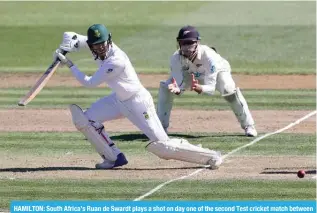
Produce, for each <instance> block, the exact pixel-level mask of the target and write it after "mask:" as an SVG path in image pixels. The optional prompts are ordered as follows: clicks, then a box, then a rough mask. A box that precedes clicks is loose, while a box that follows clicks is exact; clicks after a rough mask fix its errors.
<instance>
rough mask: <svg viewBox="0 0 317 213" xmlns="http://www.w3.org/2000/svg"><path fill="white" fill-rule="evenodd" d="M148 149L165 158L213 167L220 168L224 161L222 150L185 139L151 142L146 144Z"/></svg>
mask: <svg viewBox="0 0 317 213" xmlns="http://www.w3.org/2000/svg"><path fill="white" fill-rule="evenodd" d="M146 149H147V150H148V151H149V152H152V153H153V154H155V155H156V156H158V157H160V158H162V159H165V160H169V159H174V160H180V161H185V162H189V163H196V164H203V165H210V166H211V168H212V169H216V168H218V166H219V165H220V164H221V163H222V159H221V154H220V152H216V151H213V150H210V149H206V148H202V147H199V146H195V145H193V144H190V143H189V142H188V141H187V140H184V139H170V140H168V141H155V142H151V143H149V144H148V145H147V146H146Z"/></svg>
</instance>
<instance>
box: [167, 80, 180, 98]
mask: <svg viewBox="0 0 317 213" xmlns="http://www.w3.org/2000/svg"><path fill="white" fill-rule="evenodd" d="M168 89H169V91H170V92H171V93H174V94H176V95H179V94H180V92H181V90H180V89H179V87H178V85H177V82H176V80H175V78H172V83H171V84H169V85H168Z"/></svg>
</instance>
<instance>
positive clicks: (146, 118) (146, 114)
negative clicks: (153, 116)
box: [143, 112, 150, 120]
mask: <svg viewBox="0 0 317 213" xmlns="http://www.w3.org/2000/svg"><path fill="white" fill-rule="evenodd" d="M143 115H144V118H145V120H148V119H149V118H150V116H149V114H148V113H147V112H143Z"/></svg>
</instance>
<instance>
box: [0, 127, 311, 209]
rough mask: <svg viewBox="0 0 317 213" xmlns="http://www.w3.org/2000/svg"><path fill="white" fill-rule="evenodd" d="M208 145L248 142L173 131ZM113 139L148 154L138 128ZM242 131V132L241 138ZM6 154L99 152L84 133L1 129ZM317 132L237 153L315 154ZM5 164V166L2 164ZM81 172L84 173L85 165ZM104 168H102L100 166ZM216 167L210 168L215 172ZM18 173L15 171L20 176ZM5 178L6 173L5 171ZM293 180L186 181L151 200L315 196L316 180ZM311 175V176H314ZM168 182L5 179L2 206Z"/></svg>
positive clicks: (0, 148)
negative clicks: (8, 130)
mask: <svg viewBox="0 0 317 213" xmlns="http://www.w3.org/2000/svg"><path fill="white" fill-rule="evenodd" d="M171 135H172V137H183V138H187V139H188V140H189V141H190V142H191V143H193V144H198V143H201V144H202V145H203V146H204V147H208V148H212V149H216V150H220V151H222V152H223V153H227V152H229V151H232V150H233V149H235V148H238V147H241V146H242V145H244V144H247V143H249V142H250V141H251V140H253V139H250V138H246V137H244V136H242V135H240V134H230V135H229V134H210V133H196V134H195V133H193V134H187V135H186V134H182V133H174V134H171ZM111 136H112V139H113V140H114V141H116V143H117V145H118V147H119V148H120V149H121V150H122V151H124V152H125V153H126V155H127V156H128V157H132V156H138V158H140V157H144V159H147V157H148V156H147V155H150V153H148V152H146V151H145V149H144V146H145V144H146V141H147V139H146V137H145V136H143V135H140V134H139V133H135V132H131V133H111ZM241 136H242V137H241ZM0 137H1V139H2V141H1V144H0V155H1V156H17V157H25V158H32V157H36V156H38V155H40V156H45V157H48V158H49V157H52V156H55V157H58V156H61V155H64V154H65V153H67V152H73V154H74V155H78V156H80V155H82V154H96V153H95V151H94V150H93V148H92V147H91V145H90V144H89V143H88V142H87V141H85V140H84V137H83V136H82V135H81V134H80V133H79V132H67V133H54V132H50V133H49V132H36V133H35V132H12V133H11V132H1V133H0ZM315 141H316V135H314V134H279V135H274V136H271V137H268V138H264V139H263V140H261V141H259V142H258V143H257V144H255V145H253V146H251V147H248V148H246V149H245V150H242V151H240V152H238V153H236V155H243V156H245V155H251V156H252V155H256V156H259V155H261V156H272V155H273V156H274V155H284V156H287V155H291V156H316V150H315ZM2 169H5V168H2ZM81 172H85V171H84V170H83V171H81ZM101 172H102V171H101ZM210 172H211V171H210ZM18 174H19V173H18V172H17V173H15V175H16V176H17V177H18ZM1 175H4V176H3V177H5V175H6V173H5V172H4V171H2V172H1ZM305 180H306V181H298V180H297V181H294V180H234V179H233V180H199V181H197V180H183V181H180V182H175V183H173V184H170V185H167V186H165V187H164V188H163V189H160V190H159V191H157V192H156V193H154V194H153V195H151V196H149V197H147V198H146V200H312V199H315V195H316V182H315V181H313V180H311V179H305ZM309 180H310V181H309ZM162 182H164V181H163V180H150V179H143V180H128V179H127V180H109V179H107V180H86V179H81V180H78V179H77V180H72V179H60V180H52V179H37V180H31V179H30V180H27V179H19V178H17V179H13V180H8V179H4V178H2V179H0V194H5V195H6V196H1V198H0V209H7V208H8V207H9V202H10V200H56V199H60V200H133V199H135V198H137V197H139V196H141V195H143V194H144V193H146V192H148V191H149V190H150V189H153V188H154V187H156V186H157V185H159V184H161V183H162Z"/></svg>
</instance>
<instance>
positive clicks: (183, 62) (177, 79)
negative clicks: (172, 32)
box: [157, 26, 257, 137]
mask: <svg viewBox="0 0 317 213" xmlns="http://www.w3.org/2000/svg"><path fill="white" fill-rule="evenodd" d="M176 40H177V43H178V46H179V49H178V50H177V51H176V52H175V53H174V54H173V55H172V57H171V60H170V69H171V72H170V77H169V79H168V80H166V81H161V82H160V89H159V100H158V106H157V113H158V116H159V118H160V121H161V123H162V125H163V128H164V129H165V131H167V128H168V126H169V121H170V114H171V110H172V106H173V100H174V97H175V96H179V95H181V94H182V93H184V91H185V90H193V91H195V92H196V93H198V94H207V95H213V94H214V93H215V90H217V91H219V92H220V94H221V95H222V97H223V98H224V99H225V100H226V101H227V102H228V104H229V106H230V107H231V109H232V111H233V112H234V114H235V116H236V118H237V119H238V121H239V123H240V125H241V128H242V129H243V130H244V131H245V135H246V136H249V137H256V136H257V131H256V129H255V126H254V120H253V118H252V115H251V113H250V110H249V107H248V104H247V102H246V100H245V98H244V97H243V95H242V93H241V91H240V89H239V88H238V87H236V85H235V82H234V80H233V79H232V76H231V67H230V64H229V62H228V61H227V60H226V59H224V58H223V57H221V55H219V54H218V53H217V51H216V49H215V48H210V47H208V46H206V45H202V44H200V35H199V32H198V31H197V30H196V28H195V27H193V26H184V27H182V28H181V29H180V30H179V33H178V36H177V38H176Z"/></svg>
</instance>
